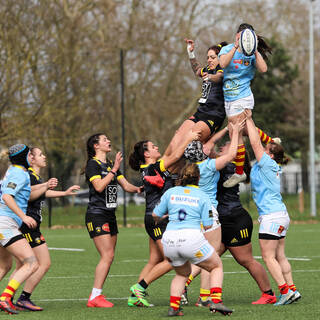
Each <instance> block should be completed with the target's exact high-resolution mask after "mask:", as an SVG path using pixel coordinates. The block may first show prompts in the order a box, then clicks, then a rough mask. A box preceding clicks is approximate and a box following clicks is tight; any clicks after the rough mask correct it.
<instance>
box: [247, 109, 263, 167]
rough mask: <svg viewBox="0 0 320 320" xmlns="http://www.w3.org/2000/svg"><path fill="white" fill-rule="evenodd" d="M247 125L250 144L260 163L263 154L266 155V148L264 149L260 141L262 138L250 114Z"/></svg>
mask: <svg viewBox="0 0 320 320" xmlns="http://www.w3.org/2000/svg"><path fill="white" fill-rule="evenodd" d="M246 125H247V132H248V136H249V139H250V144H251V147H252V150H253V152H254V154H255V157H256V159H257V160H258V161H260V159H261V158H262V156H263V153H264V148H263V146H262V143H261V141H260V136H259V133H258V130H257V128H256V126H255V124H254V122H253V120H252V117H251V116H250V114H248V118H247V121H246Z"/></svg>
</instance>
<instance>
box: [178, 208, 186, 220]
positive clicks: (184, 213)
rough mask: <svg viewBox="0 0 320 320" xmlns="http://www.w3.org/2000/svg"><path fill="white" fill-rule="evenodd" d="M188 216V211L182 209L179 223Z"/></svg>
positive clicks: (179, 214)
mask: <svg viewBox="0 0 320 320" xmlns="http://www.w3.org/2000/svg"><path fill="white" fill-rule="evenodd" d="M186 215H187V213H186V211H185V210H184V209H180V210H179V213H178V219H179V221H183V220H185V218H186Z"/></svg>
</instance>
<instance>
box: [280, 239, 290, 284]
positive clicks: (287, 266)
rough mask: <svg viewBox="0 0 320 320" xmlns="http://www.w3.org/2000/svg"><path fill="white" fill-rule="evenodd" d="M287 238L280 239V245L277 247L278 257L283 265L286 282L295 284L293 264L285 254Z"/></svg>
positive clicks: (281, 265) (282, 269)
mask: <svg viewBox="0 0 320 320" xmlns="http://www.w3.org/2000/svg"><path fill="white" fill-rule="evenodd" d="M284 249H285V238H282V239H280V240H279V245H278V248H277V253H276V259H277V261H278V262H279V265H280V267H281V271H282V274H283V276H284V279H285V280H286V283H287V284H288V285H289V286H291V285H293V280H292V273H291V265H290V263H289V261H288V259H287V257H286V255H285V252H284V251H285V250H284Z"/></svg>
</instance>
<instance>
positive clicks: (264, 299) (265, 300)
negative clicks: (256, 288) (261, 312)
mask: <svg viewBox="0 0 320 320" xmlns="http://www.w3.org/2000/svg"><path fill="white" fill-rule="evenodd" d="M276 302H277V297H276V296H275V294H273V295H270V294H267V293H263V294H262V295H261V297H260V298H259V299H258V300H257V301H253V302H252V303H251V304H274V303H276Z"/></svg>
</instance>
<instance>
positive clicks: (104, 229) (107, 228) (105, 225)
mask: <svg viewBox="0 0 320 320" xmlns="http://www.w3.org/2000/svg"><path fill="white" fill-rule="evenodd" d="M102 230H103V231H105V232H110V227H109V223H105V224H104V225H103V226H102Z"/></svg>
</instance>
